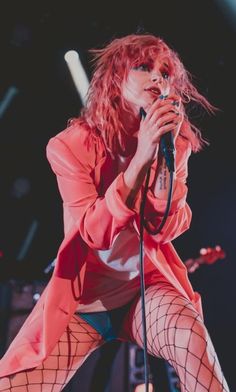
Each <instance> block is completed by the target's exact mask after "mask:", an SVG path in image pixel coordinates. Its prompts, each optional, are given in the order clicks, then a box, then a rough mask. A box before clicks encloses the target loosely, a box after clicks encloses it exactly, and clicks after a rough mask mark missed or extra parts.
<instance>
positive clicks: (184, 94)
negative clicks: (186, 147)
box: [80, 34, 215, 154]
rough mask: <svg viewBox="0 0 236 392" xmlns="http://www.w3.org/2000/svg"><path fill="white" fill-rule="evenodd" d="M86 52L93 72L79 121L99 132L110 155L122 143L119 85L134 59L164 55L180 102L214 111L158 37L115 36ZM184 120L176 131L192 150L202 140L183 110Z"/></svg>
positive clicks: (125, 76) (122, 125) (121, 101)
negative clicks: (106, 43) (179, 129)
mask: <svg viewBox="0 0 236 392" xmlns="http://www.w3.org/2000/svg"><path fill="white" fill-rule="evenodd" d="M90 52H91V54H92V55H93V65H94V73H93V77H92V80H91V83H90V87H89V90H88V94H87V102H86V106H85V107H84V108H83V109H82V111H81V119H80V121H82V122H85V123H87V125H88V126H89V128H90V129H91V130H92V131H93V132H96V133H99V134H100V135H101V136H102V138H103V141H104V143H105V145H106V147H107V149H108V150H109V151H110V152H111V153H113V154H114V153H116V152H117V151H118V150H120V148H121V149H124V146H125V137H126V134H127V132H126V130H125V126H124V124H123V123H122V120H121V109H122V108H125V109H126V110H128V108H127V105H126V103H125V101H124V98H123V97H122V94H121V86H122V82H123V80H124V79H125V78H127V75H128V72H129V70H130V68H131V67H132V66H134V65H135V64H137V62H140V63H141V62H142V61H144V60H145V59H147V58H153V57H156V56H157V55H161V56H164V58H165V59H166V60H167V61H168V66H169V67H170V70H171V74H172V80H173V87H174V90H175V92H176V93H177V94H178V95H179V96H180V97H181V99H182V102H183V104H187V103H189V102H191V101H195V102H197V103H198V104H200V105H201V106H202V107H203V108H204V109H206V110H207V111H208V112H210V113H213V112H214V111H215V107H214V106H213V105H211V104H210V103H209V102H208V100H207V99H206V98H205V97H204V96H203V95H201V94H200V93H199V92H198V90H197V88H196V87H195V86H194V85H193V84H192V81H191V79H192V78H191V74H190V73H189V72H188V71H187V70H186V69H185V67H184V65H183V63H182V62H181V60H180V58H179V56H178V54H177V53H176V52H175V51H174V50H173V49H171V48H170V47H169V46H168V45H167V44H166V43H165V42H164V41H163V39H161V38H160V37H156V36H154V35H151V34H131V35H128V36H125V37H122V38H116V39H114V40H112V41H111V42H110V43H109V44H108V45H106V46H105V47H104V48H101V49H92V50H90ZM184 123H185V126H183V127H182V129H181V132H180V133H181V134H182V136H183V137H185V138H186V139H188V140H189V141H190V143H191V146H192V150H193V151H194V152H196V151H198V150H200V149H201V147H202V146H203V144H204V143H205V141H204V139H203V138H202V135H201V132H200V130H199V129H198V128H197V127H196V126H195V125H194V124H192V123H191V122H190V120H189V119H188V116H187V114H186V113H185V121H184ZM186 125H187V126H186Z"/></svg>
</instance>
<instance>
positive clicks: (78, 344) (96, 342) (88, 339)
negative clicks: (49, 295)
mask: <svg viewBox="0 0 236 392" xmlns="http://www.w3.org/2000/svg"><path fill="white" fill-rule="evenodd" d="M102 343H103V340H102V337H101V336H100V335H99V334H98V332H97V331H95V330H94V329H93V327H91V326H90V325H89V324H87V323H86V322H85V321H83V320H82V319H81V318H80V317H79V316H77V315H74V316H73V317H72V319H71V321H70V323H69V325H68V327H67V329H66V331H65V332H64V334H63V335H62V336H61V338H60V340H59V342H58V343H57V345H56V347H55V349H54V350H53V352H52V354H51V355H50V356H49V357H48V358H47V359H46V360H45V361H44V362H43V363H42V364H41V365H40V366H38V367H37V368H35V369H33V370H26V371H23V372H20V373H17V374H15V375H13V376H10V377H5V378H2V379H1V380H0V391H1V392H3V391H4V392H59V391H62V390H63V388H64V386H65V385H66V384H67V383H68V382H69V380H70V379H71V378H72V376H73V375H74V373H75V372H76V370H77V369H78V368H79V367H80V366H81V365H82V363H83V362H84V361H85V359H86V358H87V357H88V355H89V354H91V353H92V352H93V351H94V350H95V349H96V348H98V347H99V346H101V345H102Z"/></svg>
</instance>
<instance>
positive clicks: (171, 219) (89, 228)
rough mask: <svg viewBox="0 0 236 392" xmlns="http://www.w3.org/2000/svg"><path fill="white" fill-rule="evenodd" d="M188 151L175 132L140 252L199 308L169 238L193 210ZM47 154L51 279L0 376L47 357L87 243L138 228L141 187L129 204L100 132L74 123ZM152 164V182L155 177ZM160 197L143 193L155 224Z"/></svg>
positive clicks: (78, 284)
mask: <svg viewBox="0 0 236 392" xmlns="http://www.w3.org/2000/svg"><path fill="white" fill-rule="evenodd" d="M190 153H191V148H190V145H189V143H188V141H187V140H186V139H184V138H182V137H181V136H179V137H178V140H177V148H176V179H175V185H174V189H173V199H172V205H171V209H170V214H169V216H168V218H167V221H166V223H165V226H164V230H162V231H161V233H159V234H158V235H156V236H150V235H149V234H148V233H146V232H145V236H144V244H145V252H146V254H147V256H148V257H149V258H150V259H151V261H152V262H153V263H154V265H155V266H156V267H157V268H158V269H159V271H160V272H161V273H162V274H163V275H164V276H165V277H166V278H167V279H168V280H169V281H170V282H171V283H172V284H173V285H174V286H175V287H176V289H177V290H178V291H179V292H180V293H181V294H182V295H184V296H185V297H186V298H188V299H189V300H190V301H191V302H192V303H193V305H194V306H195V308H196V309H197V310H198V311H199V313H200V314H202V308H201V299H200V296H199V294H198V293H196V292H194V291H193V289H192V287H191V284H190V282H189V279H188V276H187V271H186V268H185V266H184V264H183V262H182V261H181V260H180V258H179V256H178V255H177V253H176V251H175V249H174V247H173V245H172V244H171V240H173V239H174V238H176V237H178V236H179V235H180V234H181V233H183V232H184V231H185V230H187V229H188V228H189V225H190V221H191V210H190V208H189V206H188V204H187V203H186V196H187V186H186V178H187V161H188V158H189V155H190ZM47 157H48V160H49V162H50V164H51V167H52V169H53V171H54V173H55V174H56V176H57V181H58V187H59V190H60V193H61V196H62V199H63V211H64V231H65V237H64V240H63V241H62V243H61V246H60V248H59V250H58V254H57V262H56V266H55V269H54V272H53V276H52V277H51V279H50V281H49V283H48V284H47V286H46V288H45V290H44V292H43V293H42V295H41V297H40V299H39V301H38V302H37V304H36V305H35V307H34V309H33V310H32V312H31V314H30V315H29V317H28V318H27V320H26V321H25V323H24V325H23V326H22V328H21V329H20V331H19V333H18V335H17V336H16V337H15V339H14V340H13V342H12V343H11V345H10V347H9V348H8V350H7V352H6V353H5V355H4V357H3V358H2V359H1V361H0V377H2V376H6V375H9V374H13V373H16V372H19V371H21V370H25V369H30V368H35V367H37V366H38V365H39V364H40V363H42V361H43V360H44V359H45V358H47V357H48V355H49V354H50V352H51V351H52V350H53V348H54V347H55V344H56V343H57V341H58V340H59V338H60V336H61V335H62V333H63V332H64V330H65V328H66V326H67V325H68V323H69V321H70V318H71V316H72V314H73V313H74V311H75V309H76V308H77V307H78V304H79V299H80V295H81V293H82V291H83V280H84V274H85V273H86V265H87V259H86V255H87V249H88V247H91V248H95V249H108V248H109V247H111V245H112V243H113V241H114V239H115V238H116V236H117V235H118V233H119V232H120V230H122V229H123V228H125V226H126V225H127V224H134V226H135V227H136V230H138V227H139V215H138V211H139V205H140V200H141V191H140V192H139V194H138V196H137V199H136V202H135V206H134V208H133V209H132V210H131V209H129V208H128V207H127V206H126V204H125V202H124V194H127V189H126V185H125V184H124V181H123V173H122V172H121V173H118V172H117V167H116V160H114V159H112V157H111V155H110V154H109V153H108V152H107V151H106V148H105V146H104V143H103V141H102V138H101V137H99V136H94V135H91V134H88V131H87V130H86V129H84V128H83V127H82V126H81V125H79V124H78V122H76V121H75V122H74V123H73V124H72V125H71V126H70V127H68V128H67V129H66V130H64V131H62V132H60V133H59V134H58V135H57V136H55V137H53V138H52V139H50V141H49V143H48V146H47ZM155 166H156V164H153V167H152V171H151V180H150V183H151V181H152V180H153V178H154V175H155V169H156V167H155ZM165 206H166V201H165V200H158V199H156V198H155V197H154V195H153V194H152V192H151V190H149V191H148V197H147V204H146V216H147V218H148V216H149V217H152V220H153V217H155V219H156V224H157V225H158V224H159V223H160V221H161V219H162V216H163V213H164V211H165ZM102 268H103V266H102V265H101V269H102Z"/></svg>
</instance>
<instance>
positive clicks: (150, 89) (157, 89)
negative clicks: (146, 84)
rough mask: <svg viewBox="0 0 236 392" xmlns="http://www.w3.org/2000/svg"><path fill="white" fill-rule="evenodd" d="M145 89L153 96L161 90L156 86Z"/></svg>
mask: <svg viewBox="0 0 236 392" xmlns="http://www.w3.org/2000/svg"><path fill="white" fill-rule="evenodd" d="M145 91H148V92H150V93H152V94H153V95H155V96H159V95H161V90H160V89H159V88H158V87H150V88H147V89H145Z"/></svg>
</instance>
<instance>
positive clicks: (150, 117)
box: [134, 94, 184, 166]
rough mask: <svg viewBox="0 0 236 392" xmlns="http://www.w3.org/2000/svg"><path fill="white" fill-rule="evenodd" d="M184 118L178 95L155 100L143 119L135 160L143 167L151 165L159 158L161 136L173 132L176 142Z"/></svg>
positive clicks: (138, 135)
mask: <svg viewBox="0 0 236 392" xmlns="http://www.w3.org/2000/svg"><path fill="white" fill-rule="evenodd" d="M183 118H184V114H183V106H182V104H181V100H180V97H179V96H177V95H176V94H171V95H169V96H168V97H167V98H165V99H161V98H158V99H157V100H155V101H154V103H153V104H152V106H151V107H150V109H149V110H148V112H147V115H146V117H145V118H142V119H141V122H140V128H139V131H138V134H137V138H138V143H137V149H136V153H135V156H134V159H135V160H136V159H137V160H138V161H139V164H143V166H146V165H151V164H152V162H153V161H154V159H155V158H156V156H157V153H158V148H159V142H160V138H161V136H162V135H163V134H165V133H166V132H169V131H172V132H173V138H174V141H175V140H176V138H177V135H178V133H179V131H180V128H181V124H182V122H183Z"/></svg>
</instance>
